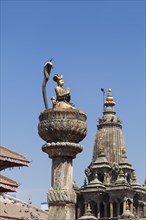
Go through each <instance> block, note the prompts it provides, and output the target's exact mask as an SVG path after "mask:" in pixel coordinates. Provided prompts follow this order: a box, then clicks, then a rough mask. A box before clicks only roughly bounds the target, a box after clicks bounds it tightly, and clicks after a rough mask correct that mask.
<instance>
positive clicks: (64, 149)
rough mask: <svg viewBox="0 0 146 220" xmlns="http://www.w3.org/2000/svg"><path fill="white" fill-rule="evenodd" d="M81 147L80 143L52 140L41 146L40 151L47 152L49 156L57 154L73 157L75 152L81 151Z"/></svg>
mask: <svg viewBox="0 0 146 220" xmlns="http://www.w3.org/2000/svg"><path fill="white" fill-rule="evenodd" d="M82 150H83V147H82V145H81V144H77V143H72V142H57V143H55V142H52V143H47V144H44V145H43V146H42V151H44V152H45V153H47V154H48V155H49V157H50V158H53V157H58V156H68V157H72V158H75V157H76V154H78V153H80V152H82Z"/></svg>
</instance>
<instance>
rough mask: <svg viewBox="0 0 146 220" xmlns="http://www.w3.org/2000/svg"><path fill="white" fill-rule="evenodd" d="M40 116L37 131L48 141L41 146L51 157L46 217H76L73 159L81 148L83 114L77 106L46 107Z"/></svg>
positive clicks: (66, 219)
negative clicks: (68, 107) (65, 107)
mask: <svg viewBox="0 0 146 220" xmlns="http://www.w3.org/2000/svg"><path fill="white" fill-rule="evenodd" d="M39 119H40V123H39V128H38V129H39V135H40V136H41V137H42V138H43V139H44V140H45V141H46V142H47V143H46V144H44V145H43V147H42V150H43V151H44V152H45V153H47V154H48V156H49V158H51V159H52V178H51V189H49V191H48V203H49V213H48V220H75V204H76V193H75V191H74V189H73V179H72V178H73V166H72V161H73V159H74V158H75V157H76V155H77V154H78V153H80V152H81V151H82V146H81V145H80V144H79V141H81V140H82V139H83V138H84V137H85V136H86V131H87V126H86V123H85V121H86V116H85V114H84V113H83V112H82V111H79V110H77V109H47V110H45V111H44V112H43V113H41V115H40V117H39Z"/></svg>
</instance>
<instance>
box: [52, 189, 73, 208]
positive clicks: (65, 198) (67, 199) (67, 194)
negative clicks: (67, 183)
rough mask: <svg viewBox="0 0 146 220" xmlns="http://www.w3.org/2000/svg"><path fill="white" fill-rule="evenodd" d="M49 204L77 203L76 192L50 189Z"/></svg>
mask: <svg viewBox="0 0 146 220" xmlns="http://www.w3.org/2000/svg"><path fill="white" fill-rule="evenodd" d="M48 201H49V204H50V205H51V203H53V204H54V205H55V203H57V205H58V204H59V203H73V204H74V203H76V193H75V191H74V190H54V189H50V190H49V192H48Z"/></svg>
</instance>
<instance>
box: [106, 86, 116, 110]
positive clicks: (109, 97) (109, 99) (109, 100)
mask: <svg viewBox="0 0 146 220" xmlns="http://www.w3.org/2000/svg"><path fill="white" fill-rule="evenodd" d="M115 104H116V103H115V102H114V98H113V96H112V90H111V89H108V94H107V97H106V101H105V103H104V105H105V106H114V105H115Z"/></svg>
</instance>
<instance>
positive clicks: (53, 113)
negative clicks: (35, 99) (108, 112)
mask: <svg viewBox="0 0 146 220" xmlns="http://www.w3.org/2000/svg"><path fill="white" fill-rule="evenodd" d="M39 121H40V122H39V125H38V132H39V135H40V137H41V138H42V139H43V140H45V141H46V142H47V143H51V142H55V143H56V142H73V143H79V142H80V141H82V140H83V139H84V138H85V136H86V133H87V125H86V115H85V113H84V112H83V111H80V110H78V109H47V110H45V111H44V112H42V113H41V114H40V116H39Z"/></svg>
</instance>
